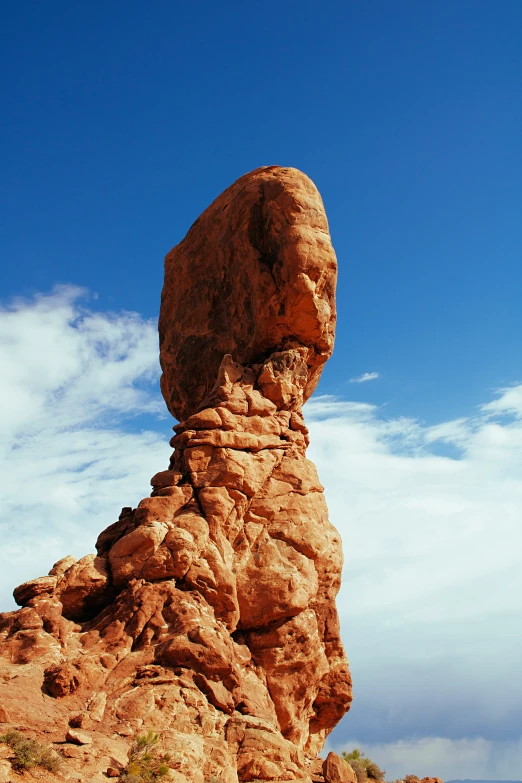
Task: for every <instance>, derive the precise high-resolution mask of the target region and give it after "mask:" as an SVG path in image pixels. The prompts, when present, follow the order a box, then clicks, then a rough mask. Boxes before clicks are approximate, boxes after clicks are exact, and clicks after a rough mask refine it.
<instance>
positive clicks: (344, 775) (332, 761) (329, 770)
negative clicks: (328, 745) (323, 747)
mask: <svg viewBox="0 0 522 783" xmlns="http://www.w3.org/2000/svg"><path fill="white" fill-rule="evenodd" d="M323 776H324V780H325V783H357V776H356V774H355V772H354V771H353V769H352V768H351V766H350V765H349V764H348V762H347V761H345V760H344V759H343V758H342V757H341V756H338V755H337V753H329V754H328V756H327V757H326V760H325V761H324V762H323Z"/></svg>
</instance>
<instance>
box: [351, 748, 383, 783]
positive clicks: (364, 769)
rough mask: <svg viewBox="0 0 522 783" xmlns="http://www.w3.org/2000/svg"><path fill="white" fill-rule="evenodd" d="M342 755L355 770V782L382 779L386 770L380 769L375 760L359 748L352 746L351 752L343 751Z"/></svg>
mask: <svg viewBox="0 0 522 783" xmlns="http://www.w3.org/2000/svg"><path fill="white" fill-rule="evenodd" d="M342 757H343V759H344V760H345V761H347V762H348V764H349V765H350V766H351V768H352V769H353V771H354V772H355V776H356V778H357V783H368V781H369V782H370V783H371V782H372V781H378V783H381V781H384V776H385V774H386V771H385V770H384V769H381V768H380V767H379V766H378V765H377V764H376V763H375V761H372V760H371V759H369V758H368V757H367V756H365V755H364V753H363V752H362V751H361V750H359V748H354V749H353V750H352V751H351V753H347V752H346V751H344V752H343V753H342Z"/></svg>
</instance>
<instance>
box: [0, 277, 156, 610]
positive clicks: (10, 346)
mask: <svg viewBox="0 0 522 783" xmlns="http://www.w3.org/2000/svg"><path fill="white" fill-rule="evenodd" d="M85 293H86V292H85V291H83V290H82V289H79V288H76V287H73V286H64V287H60V288H57V289H56V290H55V291H54V292H53V293H52V294H49V295H45V296H43V295H42V296H38V297H36V298H34V299H31V300H16V301H15V302H13V303H12V304H11V305H10V306H8V307H3V308H1V309H0V377H1V378H2V385H1V387H0V442H1V446H0V471H1V475H2V482H1V484H2V515H1V519H0V535H1V537H2V547H1V550H0V571H1V573H2V585H1V588H2V589H1V591H0V611H1V610H2V609H7V608H10V607H11V606H12V605H13V602H12V598H11V595H10V594H11V591H12V589H13V587H15V585H17V584H20V583H21V582H23V581H24V580H25V579H31V578H33V577H35V576H40V575H42V574H45V573H47V571H48V569H49V568H50V567H51V566H52V564H53V562H54V561H55V560H56V559H58V558H59V557H63V556H64V555H66V554H69V553H71V554H74V555H75V556H78V557H79V556H82V555H84V554H86V553H87V552H92V551H93V545H94V541H95V540H96V536H97V534H98V532H99V531H100V530H101V529H103V528H104V527H106V526H107V525H108V524H110V523H111V522H112V521H114V520H115V519H116V518H117V516H118V514H119V511H120V510H121V507H122V506H124V505H130V504H132V503H136V502H137V501H139V500H140V499H141V498H142V497H143V496H144V495H146V494H147V493H148V491H150V490H149V487H148V482H149V478H150V476H152V475H153V474H154V473H155V472H156V471H157V470H158V468H160V467H161V466H162V465H163V464H165V463H166V462H167V460H168V453H169V449H168V445H167V440H168V429H169V420H168V419H167V418H165V421H164V423H163V429H164V430H165V437H163V438H162V437H161V436H160V435H159V434H158V433H155V432H150V431H149V432H140V431H139V430H138V431H133V430H136V428H135V427H129V421H130V419H131V418H132V417H135V416H138V415H141V414H143V413H148V414H152V415H157V416H162V415H164V414H165V412H166V410H165V406H164V405H163V403H162V400H161V396H160V394H159V390H158V384H157V380H158V376H159V367H158V360H157V354H158V349H157V329H156V324H155V323H153V322H151V321H147V320H144V319H143V318H141V316H139V315H138V314H136V313H125V312H123V313H118V314H110V313H97V312H93V311H91V310H89V309H87V308H86V307H85V306H84V304H83V297H84V296H85ZM157 426H158V428H159V427H161V426H162V425H161V424H160V423H158V425H157Z"/></svg>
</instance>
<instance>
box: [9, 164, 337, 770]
mask: <svg viewBox="0 0 522 783" xmlns="http://www.w3.org/2000/svg"><path fill="white" fill-rule="evenodd" d="M335 273H336V264H335V255H334V253H333V250H332V246H331V243H330V239H329V235H328V228H327V223H326V217H325V215H324V210H323V207H322V203H321V199H320V197H319V194H318V193H317V190H316V189H315V187H314V185H313V184H312V183H311V181H310V180H309V179H308V178H307V177H305V176H304V175H303V174H301V173H300V172H298V171H296V170H294V169H281V168H277V167H269V168H265V169H259V170H257V171H255V172H252V173H251V174H248V175H246V176H245V177H242V178H241V179H240V180H238V181H237V182H236V183H235V184H234V185H232V186H231V187H230V188H228V190H226V191H225V192H224V193H223V194H222V195H221V196H220V197H219V198H218V199H216V201H215V202H214V203H213V204H212V205H211V206H210V207H209V208H208V209H207V210H206V211H205V212H204V213H203V215H202V216H201V217H200V218H199V219H198V220H197V221H196V223H195V224H194V225H193V226H192V228H191V229H190V231H189V233H188V235H187V237H186V238H185V239H184V240H183V242H181V243H180V244H179V245H178V246H177V247H176V248H174V250H173V251H172V252H171V253H169V255H168V256H167V259H166V273H165V288H164V291H163V297H162V309H161V317H160V335H161V357H162V366H163V372H164V374H163V379H162V389H163V393H164V396H165V399H166V401H167V404H168V405H169V408H170V410H171V411H172V412H173V413H174V415H176V416H177V417H178V418H179V419H181V423H180V424H178V425H176V426H175V427H174V430H175V435H174V437H173V439H172V441H171V445H172V446H173V447H174V452H173V454H172V457H171V461H170V464H169V466H168V469H167V470H164V471H162V472H160V473H157V474H156V475H155V476H154V477H153V478H152V480H151V484H152V487H153V489H152V494H151V496H150V497H147V498H145V499H144V500H142V501H141V502H140V503H139V505H138V507H137V508H136V509H131V508H124V509H123V511H122V514H121V515H120V518H119V520H118V521H117V522H115V523H114V524H112V525H111V526H110V527H108V528H107V529H106V530H105V531H104V532H103V533H101V535H100V536H99V538H98V541H97V555H96V556H94V555H88V556H86V557H84V558H82V559H81V560H79V561H75V560H74V559H73V558H64V559H63V560H61V561H59V562H58V563H57V564H56V565H55V566H54V567H53V568H52V569H51V571H50V573H49V576H46V577H40V578H38V579H34V580H32V581H31V582H27V583H25V584H24V585H21V586H20V587H18V588H16V590H15V597H16V600H17V602H18V603H19V604H20V605H21V606H22V608H21V609H19V610H18V611H15V612H7V613H4V614H3V615H0V689H1V699H0V702H1V704H2V710H3V712H2V710H0V729H4V728H5V727H7V726H12V725H25V726H29V727H30V728H31V729H32V730H33V732H36V734H37V735H38V736H40V737H46V738H47V741H51V740H52V741H56V742H59V741H61V742H63V741H64V740H65V738H66V736H67V731H68V730H69V727H72V728H74V729H80V730H81V732H83V734H85V733H87V734H88V736H89V738H90V739H92V742H86V743H84V745H85V747H83V745H82V749H81V753H80V751H79V750H74V749H71V752H70V753H69V755H68V756H67V763H68V764H69V768H74V770H75V772H76V773H77V775H78V776H79V777H77V778H76V779H80V780H97V779H98V777H96V776H101V777H99V779H100V780H103V779H105V778H104V776H103V775H102V773H103V772H104V771H105V770H106V769H107V768H109V767H113V768H114V765H115V764H116V767H117V766H118V764H119V765H120V766H121V764H123V763H124V761H125V755H126V752H127V749H128V747H129V745H130V742H131V740H132V737H133V736H134V735H135V734H137V733H140V732H142V731H144V730H147V729H149V728H153V729H154V730H156V731H158V732H160V734H161V736H162V742H163V745H164V746H165V749H166V750H167V751H168V752H170V753H171V755H172V757H173V760H174V761H173V763H174V772H173V780H175V781H177V783H185V781H191V783H192V782H193V783H204V781H206V780H208V779H210V778H212V777H217V778H218V779H219V780H221V781H224V783H237V781H254V780H270V781H289V780H301V781H311V780H312V778H313V780H315V781H317V780H321V776H322V775H323V776H324V777H325V779H326V780H327V783H333V781H329V780H328V775H329V773H328V770H329V769H330V766H331V767H332V769H333V768H334V766H332V764H330V766H328V765H325V767H324V769H323V766H322V762H321V763H320V764H318V759H317V754H318V753H319V752H320V750H321V748H322V746H323V743H324V740H325V738H326V736H327V734H328V733H329V732H330V731H331V730H332V728H333V727H334V726H335V725H336V723H337V722H338V721H339V720H340V718H341V717H342V716H343V715H344V713H345V712H346V711H347V709H348V708H349V705H350V701H351V681H350V675H349V671H348V664H347V661H346V657H345V654H344V651H343V648H342V645H341V641H340V636H339V623H338V618H337V612H336V608H335V596H336V594H337V592H338V590H339V586H340V576H341V567H342V554H341V543H340V539H339V535H338V533H337V531H336V530H335V528H334V527H333V526H332V525H331V524H330V522H329V521H328V514H327V508H326V504H325V500H324V496H323V488H322V486H321V484H320V482H319V479H318V476H317V472H316V469H315V466H314V465H313V464H312V463H311V462H310V461H309V460H307V458H306V454H305V452H306V447H307V445H308V431H307V428H306V425H305V422H304V420H303V416H302V413H301V406H302V404H303V401H304V400H305V399H307V397H308V396H309V395H310V393H311V392H312V390H313V388H314V387H315V385H316V383H317V380H318V378H319V374H320V371H321V368H322V365H323V364H324V362H325V361H326V359H327V358H328V356H329V355H330V353H331V351H332V347H333V337H334V320H335V315H334V313H335V307H334V300H333V295H334V287H335ZM2 721H3V722H2ZM73 750H74V752H73ZM66 755H67V754H66ZM71 765H72V766H71ZM336 774H337V773H336ZM82 776H83V777H82Z"/></svg>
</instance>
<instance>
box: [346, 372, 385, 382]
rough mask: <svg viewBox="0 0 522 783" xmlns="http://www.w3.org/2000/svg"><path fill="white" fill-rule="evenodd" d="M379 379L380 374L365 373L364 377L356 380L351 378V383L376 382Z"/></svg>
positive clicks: (360, 376)
mask: <svg viewBox="0 0 522 783" xmlns="http://www.w3.org/2000/svg"><path fill="white" fill-rule="evenodd" d="M378 377H379V373H378V372H363V374H362V375H358V376H357V377H356V378H350V380H349V383H366V381H376V380H377V378H378Z"/></svg>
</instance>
